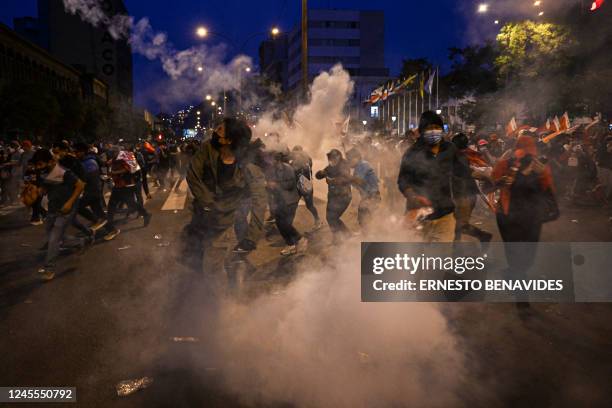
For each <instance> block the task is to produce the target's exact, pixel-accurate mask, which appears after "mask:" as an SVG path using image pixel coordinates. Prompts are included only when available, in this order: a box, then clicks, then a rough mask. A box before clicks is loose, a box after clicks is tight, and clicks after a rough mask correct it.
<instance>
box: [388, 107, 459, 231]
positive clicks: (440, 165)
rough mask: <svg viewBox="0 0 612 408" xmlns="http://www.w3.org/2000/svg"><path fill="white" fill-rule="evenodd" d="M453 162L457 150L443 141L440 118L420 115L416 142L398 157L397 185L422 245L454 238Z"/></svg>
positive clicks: (430, 112)
mask: <svg viewBox="0 0 612 408" xmlns="http://www.w3.org/2000/svg"><path fill="white" fill-rule="evenodd" d="M456 160H457V148H456V147H455V145H453V144H452V143H450V142H447V141H446V140H444V122H443V120H442V118H441V117H440V116H439V115H437V114H436V113H435V112H432V111H426V112H423V114H422V115H421V118H420V121H419V138H418V139H417V141H416V143H415V144H414V145H413V146H412V147H411V148H409V149H408V150H407V151H406V153H405V154H404V156H403V157H402V162H401V166H400V171H399V176H398V180H397V183H398V187H399V190H400V191H401V192H402V194H403V195H404V197H406V209H407V211H408V215H409V218H410V219H411V222H417V223H418V224H420V227H421V228H422V229H421V234H422V238H423V240H424V241H425V242H452V241H453V240H454V238H455V218H454V216H453V212H454V210H455V205H454V203H453V199H452V192H451V179H452V176H453V170H454V165H455V161H456ZM419 213H422V214H423V215H419Z"/></svg>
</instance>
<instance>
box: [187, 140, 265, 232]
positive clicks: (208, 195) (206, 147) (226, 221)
mask: <svg viewBox="0 0 612 408" xmlns="http://www.w3.org/2000/svg"><path fill="white" fill-rule="evenodd" d="M219 162H220V154H219V151H217V150H216V149H215V148H213V146H212V144H211V142H210V141H208V142H205V143H203V144H202V146H201V147H200V149H199V150H198V151H196V153H195V154H194V156H193V159H192V160H191V163H190V165H189V169H188V170H187V184H188V185H189V189H190V190H191V193H192V195H193V211H194V212H195V213H197V214H202V213H206V214H207V216H208V217H209V219H210V220H211V222H214V223H216V225H217V226H219V227H226V228H229V227H230V226H231V225H232V224H233V223H234V213H235V212H236V210H237V209H238V207H239V206H240V203H241V202H242V200H243V199H244V198H246V197H250V198H251V221H250V223H249V228H248V231H247V235H246V238H247V239H249V240H251V241H253V242H256V241H257V240H258V239H259V237H260V236H261V233H262V231H263V219H264V213H265V210H266V205H267V200H266V189H265V178H264V175H263V172H262V170H261V168H259V167H258V166H256V165H255V164H254V163H252V162H251V161H250V160H248V159H245V160H240V161H239V162H238V163H237V166H236V168H235V170H234V175H233V177H232V178H231V180H229V182H226V183H225V185H224V188H221V187H220V185H219V183H218V178H217V176H218V174H217V172H218V168H219Z"/></svg>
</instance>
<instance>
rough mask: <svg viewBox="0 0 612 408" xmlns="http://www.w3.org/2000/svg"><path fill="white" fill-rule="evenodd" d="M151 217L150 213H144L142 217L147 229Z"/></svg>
mask: <svg viewBox="0 0 612 408" xmlns="http://www.w3.org/2000/svg"><path fill="white" fill-rule="evenodd" d="M151 217H153V215H152V214H151V213H146V214H145V215H143V216H142V218H143V219H144V226H145V227H148V226H149V223H150V222H151Z"/></svg>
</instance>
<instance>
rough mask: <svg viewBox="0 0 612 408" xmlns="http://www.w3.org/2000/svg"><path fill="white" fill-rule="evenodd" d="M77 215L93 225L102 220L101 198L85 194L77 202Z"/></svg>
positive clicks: (103, 215)
mask: <svg viewBox="0 0 612 408" xmlns="http://www.w3.org/2000/svg"><path fill="white" fill-rule="evenodd" d="M78 214H79V215H80V216H81V217H83V218H85V219H86V220H88V221H90V222H93V223H95V222H98V221H99V220H101V219H103V218H104V217H105V214H104V209H103V208H102V198H101V197H100V196H99V195H97V194H85V195H84V196H83V197H82V198H81V200H80V201H79V209H78Z"/></svg>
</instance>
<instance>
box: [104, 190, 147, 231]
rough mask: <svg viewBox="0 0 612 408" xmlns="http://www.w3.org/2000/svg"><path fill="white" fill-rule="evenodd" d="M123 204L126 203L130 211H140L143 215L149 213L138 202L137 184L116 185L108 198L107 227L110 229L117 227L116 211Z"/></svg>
mask: <svg viewBox="0 0 612 408" xmlns="http://www.w3.org/2000/svg"><path fill="white" fill-rule="evenodd" d="M121 204H126V205H127V207H128V211H129V212H133V211H138V214H139V215H141V216H145V215H147V214H148V212H147V210H145V208H144V207H143V206H142V205H141V204H138V203H137V202H136V186H130V187H114V188H113V191H111V196H110V199H109V200H108V213H107V219H108V223H107V224H106V227H107V229H108V230H109V231H112V230H114V229H115V224H114V221H115V213H116V212H117V209H118V208H119V206H120V205H121Z"/></svg>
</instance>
